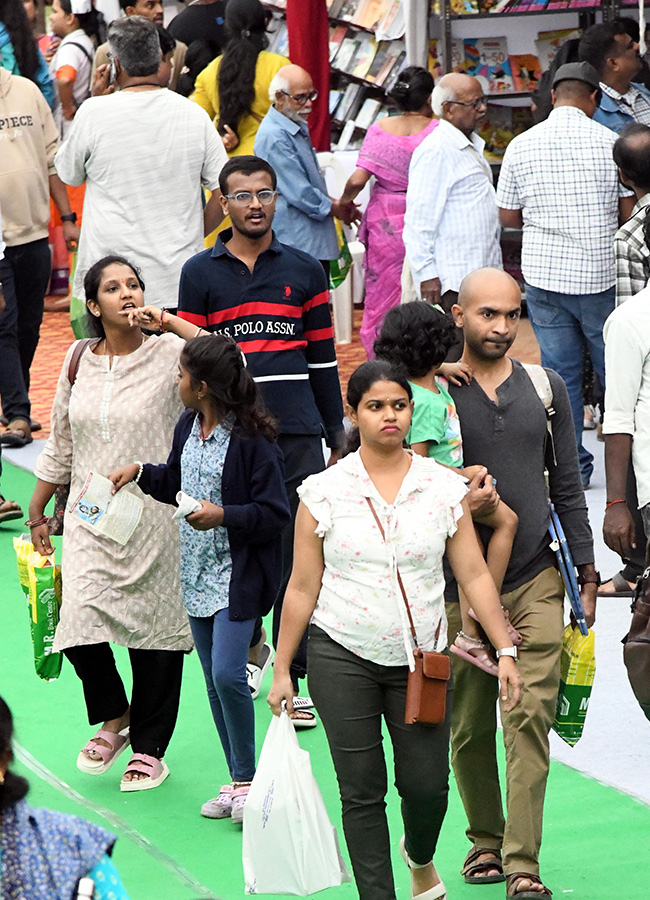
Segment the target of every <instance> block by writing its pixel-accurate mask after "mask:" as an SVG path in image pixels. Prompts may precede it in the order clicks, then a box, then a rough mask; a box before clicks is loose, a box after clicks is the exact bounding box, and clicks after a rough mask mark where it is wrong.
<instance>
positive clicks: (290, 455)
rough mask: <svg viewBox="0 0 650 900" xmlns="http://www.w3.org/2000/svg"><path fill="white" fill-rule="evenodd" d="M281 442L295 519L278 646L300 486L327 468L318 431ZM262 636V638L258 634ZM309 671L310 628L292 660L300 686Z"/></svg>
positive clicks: (285, 537)
mask: <svg viewBox="0 0 650 900" xmlns="http://www.w3.org/2000/svg"><path fill="white" fill-rule="evenodd" d="M278 444H279V445H280V449H281V450H282V455H283V457H284V484H285V487H286V489H287V495H288V497H289V508H290V510H291V521H290V522H289V524H288V525H287V526H286V527H285V529H284V531H283V532H282V583H281V585H280V590H279V591H278V596H277V599H276V601H275V606H274V608H273V645H274V646H276V647H277V644H278V634H279V632H280V617H281V616H282V603H283V601H284V594H285V591H286V589H287V585H288V584H289V578H290V577H291V569H292V568H293V538H294V531H295V521H296V513H297V512H298V505H299V503H300V500H299V498H298V494H297V489H298V487H300V485H301V484H302V483H303V481H304V480H305V478H307V477H308V476H309V475H315V474H316V472H322V471H323V469H324V468H325V459H324V457H323V444H322V441H321V437H320V435H318V434H281V435H280V437H279V438H278ZM258 640H259V638H258ZM306 674H307V632H305V634H304V635H303V636H302V640H301V641H300V645H299V647H298V650H297V652H296V655H295V656H294V658H293V662H292V664H291V680H292V681H293V686H294V688H295V689H296V690H298V679H299V678H304V677H305V675H306Z"/></svg>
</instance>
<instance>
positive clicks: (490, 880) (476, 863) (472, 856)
mask: <svg viewBox="0 0 650 900" xmlns="http://www.w3.org/2000/svg"><path fill="white" fill-rule="evenodd" d="M490 869H498V870H499V873H498V874H497V875H488V874H487V873H488V872H489V871H490ZM481 872H484V873H485V874H483V875H482V874H481ZM460 874H461V875H462V876H463V878H464V879H465V883H466V884H500V883H501V882H502V881H505V880H506V876H505V875H504V874H503V862H502V860H501V852H500V851H499V850H492V849H491V848H490V847H473V848H472V849H471V850H470V851H469V853H468V854H467V856H466V857H465V862H464V863H463V868H462V869H461V870H460Z"/></svg>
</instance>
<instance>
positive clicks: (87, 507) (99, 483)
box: [68, 472, 144, 546]
mask: <svg viewBox="0 0 650 900" xmlns="http://www.w3.org/2000/svg"><path fill="white" fill-rule="evenodd" d="M112 491H113V483H112V482H111V481H109V480H108V478H104V476H103V475H98V474H97V473H96V472H90V474H89V475H88V478H87V479H86V483H85V484H84V486H83V489H82V491H81V493H80V494H79V496H78V497H77V499H76V500H75V501H74V503H73V504H72V506H70V507H68V512H69V513H70V514H71V515H73V516H75V517H76V518H77V519H79V520H80V521H81V524H82V525H83V526H84V527H85V528H88V530H89V531H92V532H93V534H98V535H101V536H102V537H107V538H110V539H111V540H113V541H116V542H117V543H118V544H121V545H122V546H124V545H125V544H127V543H128V542H129V540H130V539H131V536H132V535H133V532H134V531H135V529H136V528H137V525H138V522H139V521H140V516H141V515H142V509H143V507H144V501H143V500H142V498H141V497H137V496H136V495H135V494H132V493H131V492H130V491H127V490H121V491H118V492H117V494H113V493H112Z"/></svg>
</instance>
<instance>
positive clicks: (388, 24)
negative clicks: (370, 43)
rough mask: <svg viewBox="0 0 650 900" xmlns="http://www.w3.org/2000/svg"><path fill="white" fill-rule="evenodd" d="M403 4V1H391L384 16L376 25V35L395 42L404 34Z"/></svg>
mask: <svg viewBox="0 0 650 900" xmlns="http://www.w3.org/2000/svg"><path fill="white" fill-rule="evenodd" d="M404 28H405V25H404V3H403V0H393V2H392V3H391V4H390V6H389V7H388V10H387V12H386V15H385V16H384V18H383V19H382V20H381V22H380V23H379V24H378V25H377V29H376V31H377V35H378V36H380V37H381V38H386V39H387V40H395V39H396V38H399V37H402V35H403V34H404Z"/></svg>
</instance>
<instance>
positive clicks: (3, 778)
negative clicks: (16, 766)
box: [0, 772, 5, 784]
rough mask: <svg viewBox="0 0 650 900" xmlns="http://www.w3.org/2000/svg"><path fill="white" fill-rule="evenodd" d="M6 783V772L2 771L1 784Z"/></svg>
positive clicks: (0, 775)
mask: <svg viewBox="0 0 650 900" xmlns="http://www.w3.org/2000/svg"><path fill="white" fill-rule="evenodd" d="M4 783H5V773H4V772H0V784H4Z"/></svg>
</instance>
